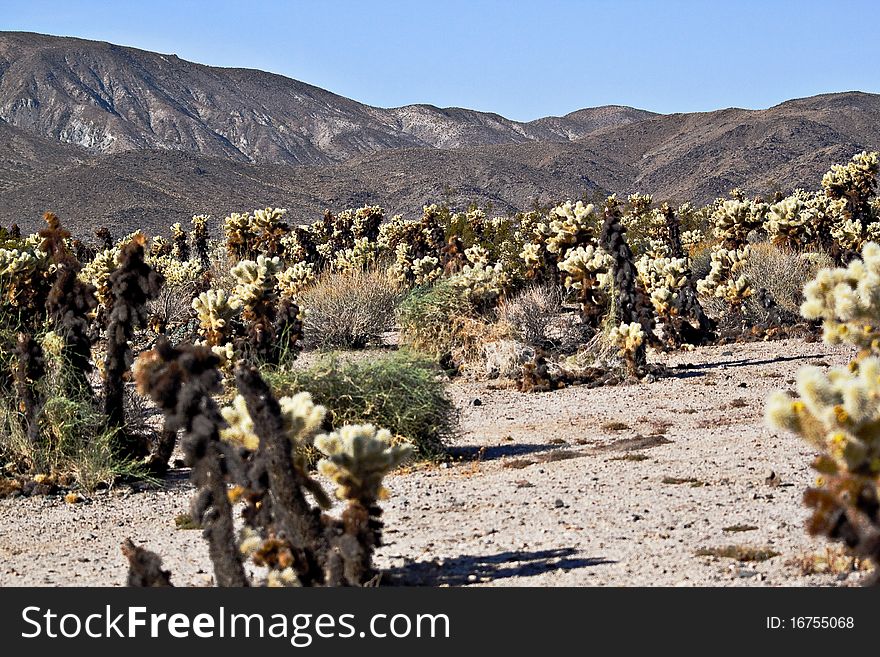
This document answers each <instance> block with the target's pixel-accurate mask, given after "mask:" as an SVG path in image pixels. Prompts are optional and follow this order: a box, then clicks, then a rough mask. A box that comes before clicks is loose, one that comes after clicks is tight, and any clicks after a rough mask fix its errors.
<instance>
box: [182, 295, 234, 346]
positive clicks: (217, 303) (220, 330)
mask: <svg viewBox="0 0 880 657" xmlns="http://www.w3.org/2000/svg"><path fill="white" fill-rule="evenodd" d="M241 307H242V301H241V299H240V298H238V297H237V296H235V295H234V294H229V293H228V292H226V290H213V289H212V290H208V291H207V292H202V293H201V294H200V295H199V296H197V297H196V298H195V299H193V302H192V308H193V310H195V311H196V313H197V314H198V318H199V325H200V329H201V331H200V332H201V333H202V334H203V335H204V336H205V337H206V338H207V340H208V344H209V345H211V346H212V347H215V346H218V345H220V344H223V342H224V341H225V339H226V337H228V334H229V330H230V322H232V320H233V319H235V318H236V317H238V315H239V313H240V312H241Z"/></svg>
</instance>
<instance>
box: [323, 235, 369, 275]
mask: <svg viewBox="0 0 880 657" xmlns="http://www.w3.org/2000/svg"><path fill="white" fill-rule="evenodd" d="M380 252H381V247H380V246H379V244H378V242H371V241H370V240H368V239H367V238H366V237H361V238H358V239H355V241H354V245H353V246H351V247H349V248H346V249H342V250H340V251H337V252H336V254H335V258H334V260H333V262H332V263H331V267H332V268H333V269H335V270H336V271H353V270H355V269H362V270H366V269H369V268H371V267H375V266H376V264H377V263H378V262H379V255H380Z"/></svg>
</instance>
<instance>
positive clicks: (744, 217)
mask: <svg viewBox="0 0 880 657" xmlns="http://www.w3.org/2000/svg"><path fill="white" fill-rule="evenodd" d="M731 194H733V192H731ZM768 208H769V206H768V205H767V204H766V203H761V202H755V201H749V200H743V199H737V198H732V199H728V200H726V201H720V202H719V203H718V204H717V206H716V209H715V211H714V212H713V213H712V217H711V220H712V223H713V224H714V226H715V230H714V232H715V237H717V238H718V239H719V240H721V242H722V245H723V246H724V247H725V248H727V249H738V248H741V247H742V246H743V245H745V244H746V243H747V241H748V236H749V233H751V232H752V231H753V230H755V229H756V228H759V227H760V226H761V225H762V224H763V223H764V217H765V215H766V213H767V210H768Z"/></svg>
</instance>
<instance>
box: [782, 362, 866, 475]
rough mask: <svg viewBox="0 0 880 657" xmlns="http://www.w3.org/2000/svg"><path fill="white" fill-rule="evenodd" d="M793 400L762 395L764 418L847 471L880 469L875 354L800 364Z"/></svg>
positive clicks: (783, 395)
mask: <svg viewBox="0 0 880 657" xmlns="http://www.w3.org/2000/svg"><path fill="white" fill-rule="evenodd" d="M797 392H798V396H799V398H798V399H793V398H792V397H789V396H788V394H786V393H784V392H782V391H777V392H775V393H773V394H772V395H771V396H770V397H769V398H768V400H767V408H766V420H767V423H768V424H769V425H770V426H771V427H772V428H774V429H784V430H786V431H791V432H793V433H796V434H798V435H800V436H802V437H803V438H805V439H806V440H807V441H809V442H810V443H811V444H812V445H813V446H814V447H817V448H819V449H823V450H825V451H826V453H827V454H829V455H830V456H831V457H832V458H833V459H834V461H835V462H836V463H837V465H838V467H839V468H840V469H842V470H848V471H850V472H865V473H868V472H870V473H871V474H873V475H877V474H878V473H880V431H878V427H880V359H878V358H876V357H873V356H872V357H868V358H865V359H863V360H861V361H859V362H858V364H857V365H856V366H854V367H836V368H832V369H831V370H830V371H829V372H828V373H827V375H826V373H825V372H823V371H822V369H820V368H818V367H804V368H801V370H800V371H799V372H798V375H797Z"/></svg>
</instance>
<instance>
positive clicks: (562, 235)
mask: <svg viewBox="0 0 880 657" xmlns="http://www.w3.org/2000/svg"><path fill="white" fill-rule="evenodd" d="M548 219H549V221H550V225H549V228H550V236H549V237H548V238H547V251H549V252H550V253H555V254H558V255H560V256H561V257H564V255H565V252H566V251H567V250H568V249H570V248H574V247H576V246H578V245H581V244H584V243H585V242H588V241H590V240H592V239H594V238H595V235H596V224H597V222H598V217H597V216H596V213H595V207H594V206H593V204H592V203H590V204H587V205H584V203H583V201H578V202H577V203H575V204H572V202H571V201H567V202H565V203H563V204H562V205H557V206H556V207H555V208H553V209H552V210H550V214H549V216H548Z"/></svg>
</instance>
